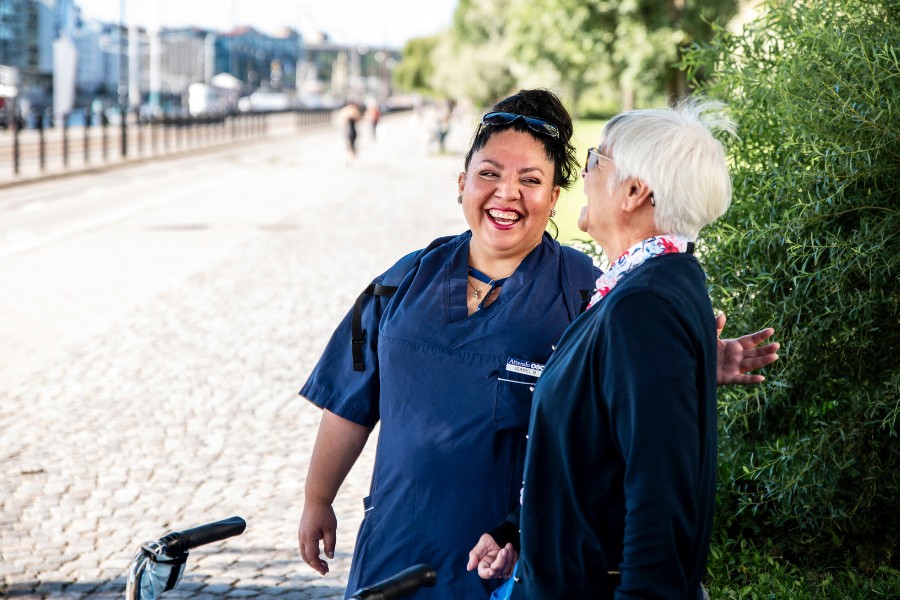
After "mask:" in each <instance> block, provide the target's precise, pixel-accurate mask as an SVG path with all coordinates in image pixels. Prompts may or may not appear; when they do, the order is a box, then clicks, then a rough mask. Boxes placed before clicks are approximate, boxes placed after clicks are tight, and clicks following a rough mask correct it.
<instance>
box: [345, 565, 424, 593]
mask: <svg viewBox="0 0 900 600" xmlns="http://www.w3.org/2000/svg"><path fill="white" fill-rule="evenodd" d="M435 583H437V573H436V572H435V570H434V569H433V568H432V567H431V566H429V565H425V564H421V565H416V566H414V567H410V568H408V569H406V570H404V571H401V572H399V573H397V574H396V575H394V576H393V577H389V578H387V579H385V580H384V581H381V582H379V583H376V584H375V585H373V586H371V587H366V588H362V589H361V590H359V591H357V592H356V593H355V594H354V595H353V596H352V597H351V600H352V599H355V600H395V599H396V598H402V597H403V596H405V595H407V594H411V593H413V592H414V591H416V590H417V589H419V588H420V587H423V586H428V587H430V586H432V585H434V584H435Z"/></svg>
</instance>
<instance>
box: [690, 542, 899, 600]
mask: <svg viewBox="0 0 900 600" xmlns="http://www.w3.org/2000/svg"><path fill="white" fill-rule="evenodd" d="M704 583H705V585H706V587H707V589H708V590H709V595H710V597H711V598H713V600H881V599H884V600H888V599H889V598H898V597H900V571H897V570H896V569H892V568H890V567H888V566H881V567H878V568H876V569H874V570H872V571H864V570H862V569H856V568H853V567H850V566H848V567H844V568H837V569H835V568H830V569H822V570H812V569H809V568H802V567H799V566H797V565H794V564H792V563H790V562H789V561H788V560H786V559H785V558H784V557H783V556H782V555H781V552H779V551H778V550H777V549H776V548H775V546H774V544H772V543H769V544H767V545H766V546H765V547H763V548H758V547H756V546H754V545H753V544H751V543H750V542H748V541H747V540H740V541H735V540H727V541H725V542H721V541H719V542H715V543H713V546H712V548H711V549H710V557H709V566H708V568H707V577H706V581H705V582H704Z"/></svg>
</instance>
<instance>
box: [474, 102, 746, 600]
mask: <svg viewBox="0 0 900 600" xmlns="http://www.w3.org/2000/svg"><path fill="white" fill-rule="evenodd" d="M723 108H724V107H723V106H722V105H721V104H719V103H715V102H700V101H696V100H689V101H685V102H682V103H681V104H679V105H678V106H676V107H675V108H667V109H658V110H634V111H629V112H625V113H622V114H620V115H618V116H616V117H614V118H613V119H611V120H610V121H609V122H608V123H607V125H606V126H605V128H604V130H603V133H602V137H601V142H600V144H599V146H598V147H597V148H591V149H590V150H589V151H588V156H587V161H586V163H585V166H584V169H583V171H582V177H583V179H584V189H585V193H586V195H587V206H586V207H585V208H584V209H583V210H582V213H581V217H580V218H579V221H578V224H579V227H580V228H581V229H582V230H583V231H585V232H587V233H588V234H590V235H591V237H592V238H594V239H595V240H596V241H597V242H598V243H599V244H600V246H601V247H602V249H603V251H604V253H605V254H606V256H607V257H608V258H609V259H610V262H611V268H610V269H609V270H608V271H607V272H606V273H604V274H603V276H602V277H601V278H600V279H599V280H598V281H597V291H596V293H595V294H594V296H593V298H592V300H591V306H590V308H589V309H588V310H587V311H586V312H585V313H583V314H582V315H581V316H580V317H579V318H578V319H576V320H575V321H574V322H573V323H572V324H571V325H570V326H569V328H568V329H567V330H566V333H565V334H564V335H563V337H562V339H561V340H560V342H559V344H558V347H557V350H556V352H555V353H554V355H553V357H552V358H551V359H550V361H548V363H547V364H546V367H545V369H544V372H543V374H542V375H541V378H540V382H539V384H538V385H537V388H536V390H535V393H534V403H533V410H532V416H531V422H530V426H529V441H528V451H527V456H526V461H525V473H524V485H523V489H522V500H521V507H520V508H519V511H517V513H515V514H514V515H512V516H510V518H509V519H508V520H507V521H505V522H504V523H503V524H501V525H499V526H498V527H497V528H495V529H494V530H492V531H491V532H489V533H488V534H485V535H484V536H482V538H481V539H480V540H479V542H478V544H477V545H476V547H475V548H474V549H473V550H472V552H471V553H470V556H469V569H470V570H472V569H476V568H477V569H478V572H479V575H481V576H482V577H483V578H491V577H506V576H509V575H510V573H511V571H512V568H513V563H514V562H515V561H516V559H517V558H518V559H519V562H518V564H517V565H516V567H515V573H514V577H513V580H512V582H511V583H509V588H511V590H510V592H511V597H512V598H613V597H615V598H651V597H652V598H685V599H690V600H697V599H700V598H702V597H703V589H702V586H701V579H702V577H703V576H704V574H705V572H706V562H707V553H708V550H709V540H710V534H711V529H712V522H713V500H714V494H715V484H716V449H717V444H716V326H715V322H714V317H713V310H712V306H711V304H710V300H709V296H708V294H707V286H706V281H705V275H704V273H703V269H702V268H701V267H700V264H699V262H698V261H697V259H696V258H695V257H694V256H693V249H694V240H695V239H696V238H697V235H698V233H699V232H700V230H701V229H702V228H703V227H704V226H706V225H708V224H710V223H711V222H713V221H714V220H715V219H717V218H718V217H719V216H721V215H722V214H723V213H724V212H725V210H726V209H727V208H728V205H729V202H730V199H731V180H730V177H729V173H728V166H727V162H726V159H725V151H724V148H723V147H722V144H721V143H720V142H719V141H718V140H717V139H716V138H715V137H714V135H713V131H714V130H721V131H724V132H727V133H731V134H733V133H734V124H733V122H732V121H730V120H729V119H728V118H726V117H725V116H723V111H722V109H723Z"/></svg>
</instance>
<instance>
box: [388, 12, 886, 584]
mask: <svg viewBox="0 0 900 600" xmlns="http://www.w3.org/2000/svg"><path fill="white" fill-rule="evenodd" d="M740 4H741V3H739V2H734V1H729V0H709V1H700V0H696V1H692V0H621V1H612V0H610V1H604V0H593V1H587V2H584V1H581V2H579V1H577V0H531V1H529V2H525V1H524V0H483V1H473V0H460V3H459V7H458V10H457V12H456V15H455V19H454V23H453V26H452V28H451V29H450V30H449V31H448V32H446V33H445V34H444V35H441V36H437V37H434V38H429V39H427V40H418V41H415V42H412V43H410V45H409V46H408V47H407V49H406V54H405V56H404V62H403V66H402V68H401V69H400V71H399V72H398V77H399V80H398V83H400V84H404V82H405V84H408V85H409V86H410V87H411V88H416V89H419V90H428V92H429V93H431V94H434V95H437V96H445V97H453V98H467V99H469V100H471V101H472V102H473V103H474V105H475V106H486V105H490V103H492V102H493V101H495V100H496V99H498V98H501V97H503V96H505V95H506V94H508V93H509V92H510V91H514V90H516V89H518V88H521V87H549V88H551V89H555V90H557V91H559V92H560V93H561V95H562V96H563V97H564V98H565V99H566V101H567V103H568V105H569V106H570V107H573V108H574V109H575V111H576V112H577V113H578V114H581V115H593V116H596V115H604V114H612V113H614V112H617V111H619V110H621V109H627V108H630V107H632V106H635V107H641V106H649V105H659V104H661V103H663V102H665V101H666V100H667V99H674V98H677V97H679V96H681V95H683V94H685V93H688V92H691V91H701V92H702V93H704V94H706V95H708V96H712V97H715V98H719V99H722V100H724V101H725V102H726V103H727V104H728V105H729V106H730V107H731V110H732V112H733V116H734V118H735V119H736V120H737V122H738V124H739V131H740V139H739V140H736V141H730V142H728V147H729V153H730V159H731V163H732V167H733V177H734V201H733V205H732V208H731V209H730V210H729V211H728V213H727V214H726V216H725V217H724V218H723V219H722V220H721V221H720V222H719V223H717V224H716V225H715V226H713V227H711V228H710V229H709V230H708V231H705V232H704V234H703V236H702V238H703V239H702V240H701V244H702V245H701V255H702V262H703V264H704V268H705V269H706V271H707V274H708V275H709V282H710V293H711V294H712V295H713V297H714V304H715V306H716V307H717V308H718V309H721V310H725V311H726V312H727V313H728V315H729V317H730V318H729V323H730V325H729V331H731V332H736V331H746V330H750V329H755V328H757V327H760V326H763V325H770V326H772V327H775V329H776V331H777V334H776V337H777V339H778V341H780V342H781V343H782V345H783V349H782V351H781V356H782V358H781V360H780V361H779V362H778V363H777V364H776V365H775V366H774V367H773V368H771V369H770V371H769V373H768V374H767V375H768V381H767V382H766V383H765V384H763V385H761V386H756V387H754V388H750V389H736V390H727V391H724V392H723V393H721V394H720V412H719V416H720V428H721V435H720V461H719V463H720V469H719V493H718V506H717V513H716V519H717V525H716V534H715V536H716V537H715V540H714V546H713V549H712V560H711V563H710V567H709V577H710V582H709V583H710V588H711V591H712V592H713V597H714V598H717V597H727V598H781V597H784V598H835V599H837V598H896V597H900V571H898V556H897V548H898V547H900V443H898V436H897V433H898V432H897V421H898V415H900V358H898V353H900V2H898V0H793V1H786V0H762V2H761V3H760V4H759V5H758V6H755V9H756V11H755V15H756V16H755V17H754V18H752V19H750V20H748V21H747V22H746V23H744V25H743V26H742V27H734V17H735V15H737V14H738V13H739V11H740V10H742V8H744V7H742V6H741V5H740ZM728 23H731V29H728V28H726V24H728Z"/></svg>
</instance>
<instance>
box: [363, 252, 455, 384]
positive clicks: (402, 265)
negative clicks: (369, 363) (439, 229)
mask: <svg viewBox="0 0 900 600" xmlns="http://www.w3.org/2000/svg"><path fill="white" fill-rule="evenodd" d="M457 237H459V236H455V235H448V236H444V237H440V238H437V239H436V240H434V241H433V242H431V243H430V244H428V246H427V247H425V248H423V249H421V250H416V251H415V252H410V253H409V254H407V255H406V256H404V257H403V258H401V259H400V260H398V261H397V262H396V263H395V264H394V266H392V267H391V268H390V269H388V271H387V272H386V273H385V274H384V278H383V279H382V283H374V282H373V283H370V284H369V285H368V286H366V289H364V290H363V291H362V293H361V294H360V295H359V296H357V298H356V302H354V303H353V316H352V317H351V319H350V329H351V333H352V339H351V340H350V342H351V347H352V350H353V370H354V371H365V370H366V360H365V345H366V331H365V329H363V326H362V311H363V301H364V300H365V298H366V296H378V297H381V298H390V297H391V296H393V295H394V293H395V292H396V291H397V289H399V287H400V286H399V285H385V284H387V283H391V284H399V283H400V282H402V281H403V279H404V278H405V277H406V276H407V275H408V274H409V273H411V272H412V271H413V270H414V269H416V268H417V267H418V264H419V262H420V261H421V260H422V257H423V256H425V255H426V254H427V253H428V252H431V251H432V250H433V249H435V248H437V247H438V246H442V245H443V244H445V243H447V242H449V241H451V240H453V239H456V238H457ZM383 308H384V303H381V309H383ZM379 318H380V314H379ZM375 333H376V334H377V333H378V331H377V330H376V331H375Z"/></svg>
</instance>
